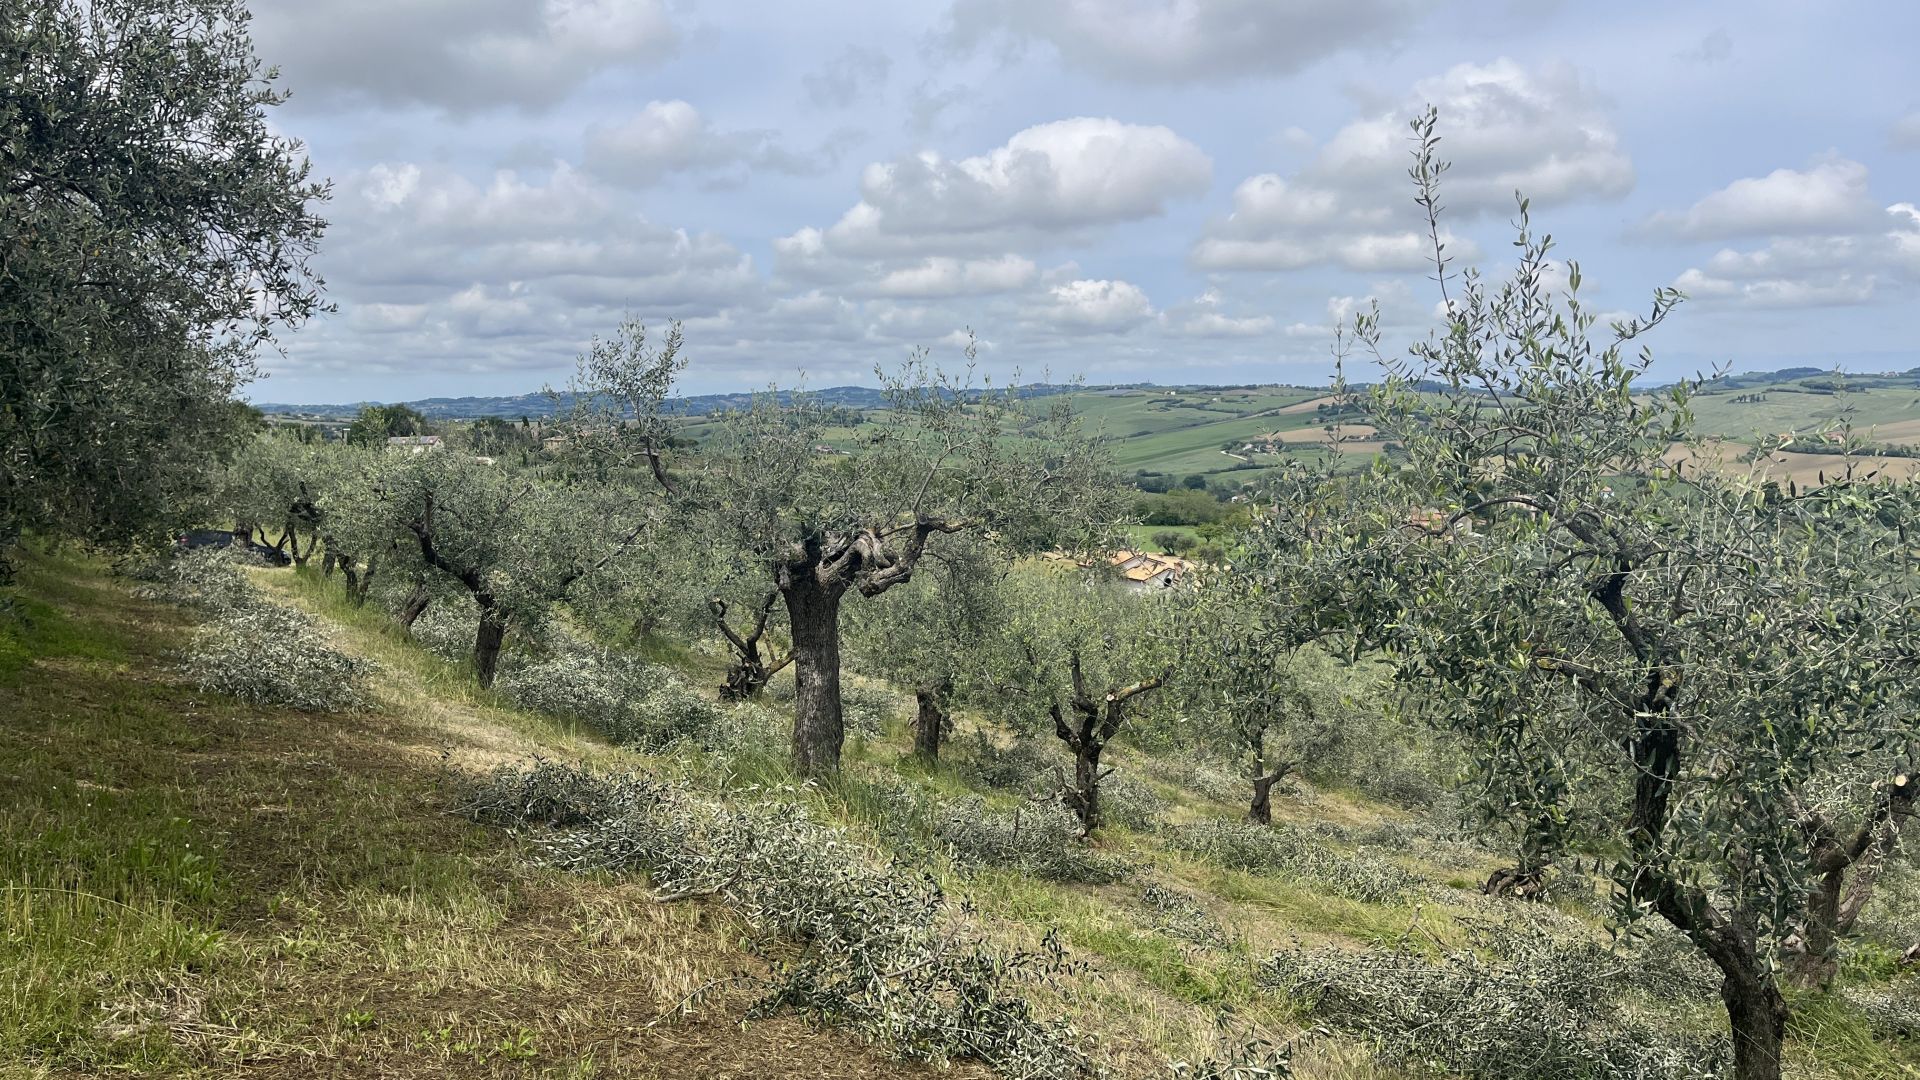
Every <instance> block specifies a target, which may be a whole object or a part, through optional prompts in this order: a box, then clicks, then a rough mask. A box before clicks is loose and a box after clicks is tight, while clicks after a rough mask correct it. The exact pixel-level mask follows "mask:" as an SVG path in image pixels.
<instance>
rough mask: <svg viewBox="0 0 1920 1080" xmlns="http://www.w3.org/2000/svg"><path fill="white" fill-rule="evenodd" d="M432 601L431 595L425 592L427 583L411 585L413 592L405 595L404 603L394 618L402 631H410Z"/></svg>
mask: <svg viewBox="0 0 1920 1080" xmlns="http://www.w3.org/2000/svg"><path fill="white" fill-rule="evenodd" d="M432 599H433V595H432V594H431V593H429V592H427V583H426V582H424V581H416V582H414V583H413V591H412V592H410V593H408V594H407V599H406V601H405V602H404V603H402V604H401V605H400V613H399V614H398V615H396V616H394V618H396V619H398V620H399V622H400V626H401V628H402V629H404V630H408V631H411V630H412V629H413V624H414V623H415V622H417V621H419V619H420V616H421V614H422V613H424V612H425V611H426V610H427V604H428V602H430V601H431V600H432Z"/></svg>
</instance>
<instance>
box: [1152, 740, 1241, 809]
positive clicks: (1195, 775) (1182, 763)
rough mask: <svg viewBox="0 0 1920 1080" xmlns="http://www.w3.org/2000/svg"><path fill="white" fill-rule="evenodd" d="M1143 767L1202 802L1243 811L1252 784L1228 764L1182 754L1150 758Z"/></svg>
mask: <svg viewBox="0 0 1920 1080" xmlns="http://www.w3.org/2000/svg"><path fill="white" fill-rule="evenodd" d="M1146 768H1148V769H1149V770H1150V771H1152V772H1153V773H1154V775H1156V776H1158V777H1159V778H1160V779H1162V780H1165V781H1166V782H1167V783H1169V784H1172V785H1173V786H1175V787H1177V788H1179V789H1181V790H1182V791H1190V792H1192V793H1193V794H1195V795H1198V796H1200V797H1201V798H1203V799H1211V800H1213V801H1214V802H1218V803H1225V804H1226V805H1228V806H1233V807H1238V808H1240V809H1241V810H1245V809H1246V807H1247V804H1248V803H1250V802H1251V801H1252V800H1253V785H1252V783H1251V782H1250V781H1248V780H1247V778H1246V777H1245V776H1242V775H1240V774H1239V773H1238V772H1236V771H1235V770H1234V768H1233V767H1232V766H1231V765H1227V764H1223V763H1221V762H1218V761H1210V760H1207V759H1205V758H1196V757H1193V756H1191V755H1188V754H1185V753H1182V754H1178V755H1168V756H1164V757H1158V758H1154V759H1153V760H1152V761H1150V762H1149V763H1148V764H1147V766H1146Z"/></svg>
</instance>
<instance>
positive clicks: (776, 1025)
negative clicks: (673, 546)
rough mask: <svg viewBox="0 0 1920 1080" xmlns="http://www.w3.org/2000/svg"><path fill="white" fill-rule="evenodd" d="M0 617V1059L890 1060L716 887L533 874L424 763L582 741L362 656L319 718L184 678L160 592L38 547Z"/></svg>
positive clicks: (886, 1064)
mask: <svg viewBox="0 0 1920 1080" xmlns="http://www.w3.org/2000/svg"><path fill="white" fill-rule="evenodd" d="M16 604H17V609H16V611H15V612H14V615H13V617H12V618H8V619H5V621H4V622H0V626H4V631H0V635H3V636H0V716H4V717H5V718H6V720H5V723H4V724H3V725H0V881H4V882H5V883H6V884H5V885H0V905H4V906H0V1075H5V1076H9V1077H14V1076H18V1077H28V1076H95V1075H107V1074H110V1073H111V1074H115V1075H121V1074H126V1073H132V1074H135V1075H150V1076H208V1077H214V1076H219V1077H231V1076H275V1077H281V1076H341V1077H346V1076H352V1077H373V1076H393V1077H418V1076H539V1077H582V1078H584V1077H594V1076H623V1077H624V1076H633V1077H661V1078H667V1077H675V1078H677V1077H686V1076H714V1077H759V1076H769V1075H774V1076H831V1077H892V1076H899V1077H905V1076H911V1075H920V1074H922V1073H924V1072H926V1070H924V1069H922V1068H918V1067H913V1066H909V1065H903V1064H900V1063H897V1062H893V1061H889V1060H887V1059H885V1058H884V1057H883V1056H881V1055H880V1054H878V1053H877V1052H875V1051H873V1050H870V1049H868V1048H866V1047H864V1046H862V1045H860V1044H859V1043H858V1042H857V1041H856V1040H854V1039H852V1038H851V1037H849V1036H847V1035H844V1034H841V1033H837V1032H834V1031H832V1030H822V1029H819V1028H816V1027H812V1026H809V1025H808V1024H806V1023H805V1022H803V1021H801V1020H799V1019H797V1018H794V1017H791V1016H777V1017H772V1018H768V1019H762V1020H756V1021H754V1022H753V1023H751V1024H749V1025H747V1026H746V1027H745V1028H744V1029H743V1028H742V1027H741V1026H740V1025H741V1021H742V1020H743V1019H744V1017H745V1013H746V1010H747V1008H748V1006H749V1005H750V1004H751V1003H752V1001H753V1000H754V997H753V995H752V994H751V993H748V992H745V991H728V990H725V989H722V990H719V991H716V992H713V993H709V994H705V995H702V996H701V997H700V999H699V1002H698V1005H697V1007H696V1008H694V1009H693V1010H692V1012H691V1015H685V1016H683V1015H681V1014H680V1013H679V1012H678V1011H677V1010H676V1005H677V1004H678V1003H679V1002H681V1001H682V1000H683V999H685V998H686V997H687V996H688V995H689V994H691V993H693V992H694V991H695V990H697V989H699V988H700V987H702V986H703V985H706V984H707V983H709V982H711V981H713V980H716V979H725V978H727V977H729V976H732V975H734V974H736V973H738V972H747V973H752V972H755V971H757V970H759V969H760V968H761V966H762V965H760V964H759V962H758V961H756V960H754V959H753V958H752V957H750V956H748V955H747V954H746V953H744V952H742V951H741V950H740V948H739V947H738V944H737V943H738V940H739V936H740V932H741V931H740V926H739V924H738V923H737V921H735V920H734V919H733V918H732V917H731V916H730V915H729V914H728V913H727V912H726V910H725V909H724V908H721V907H718V906H715V905H710V904H659V903H655V902H654V901H653V900H652V899H651V896H650V894H649V893H648V892H647V891H646V890H645V889H644V887H643V886H642V884H641V883H639V882H636V881H633V880H613V879H604V880H601V879H594V878H586V877H581V876H577V875H568V874H562V873H560V872H557V871H552V870H546V869H542V868H541V867H539V866H538V865H536V864H534V863H532V862H530V861H529V860H528V859H527V858H526V857H525V853H524V852H523V851H522V850H520V849H519V847H518V846H517V845H516V843H515V842H514V841H513V839H512V838H511V837H509V836H507V835H505V834H502V833H500V832H497V831H494V830H489V829H484V828H481V827H479V826H476V825H472V824H469V823H467V822H465V821H462V820H461V819H459V818H457V817H455V816H451V815H449V814H448V813H446V809H447V799H446V797H445V791H444V786H443V783H442V776H441V760H442V756H443V755H446V756H447V757H448V759H449V760H450V761H451V762H452V763H453V764H454V765H455V767H461V766H466V767H481V766H486V765H490V764H492V763H495V762H498V761H502V760H508V759H515V760H518V759H522V758H525V757H527V756H529V755H532V754H535V753H541V754H547V755H558V756H563V757H570V758H578V757H583V756H584V757H592V756H593V755H595V754H599V753H604V752H605V751H604V749H603V748H602V747H600V746H599V745H597V742H596V741H595V740H592V739H589V738H585V737H583V736H580V735H578V734H576V733H573V732H570V731H568V730H566V728H565V727H564V726H563V725H559V724H556V723H553V722H549V721H545V720H540V719H538V718H532V717H528V716H526V715H524V714H516V713H511V712H508V711H506V710H501V709H497V708H494V707H492V706H490V705H489V704H487V703H485V702H482V701H478V700H476V699H474V698H473V697H471V696H470V695H467V694H465V693H463V692H462V691H461V690H460V689H459V688H458V687H459V683H458V680H457V679H455V678H451V677H449V676H448V675H447V674H446V673H445V672H444V671H442V670H441V669H442V668H444V667H445V665H443V664H442V663H441V662H440V661H438V660H437V659H434V658H432V657H426V656H423V655H420V654H418V653H417V652H415V651H414V650H412V649H411V647H408V646H403V645H398V644H397V643H394V642H391V641H388V640H383V639H382V638H380V637H379V636H378V635H374V634H368V633H366V632H364V631H361V632H356V631H354V630H353V629H351V628H342V629H341V630H340V634H341V637H342V638H343V639H344V640H345V641H346V643H347V644H348V645H349V646H350V647H353V648H358V649H364V650H365V651H367V652H370V653H373V654H374V655H376V656H377V657H379V658H380V659H381V660H382V661H383V667H382V673H381V675H380V676H379V680H378V684H377V695H378V705H377V707H376V708H374V709H372V710H369V711H367V712H365V713H362V714H359V715H351V716H345V717H326V718H323V719H319V718H315V717H313V716H311V715H307V714H302V713H297V712H292V711H286V710H264V709H260V708H257V707H253V706H247V705H242V704H238V703H235V702H232V701H226V700H221V699H218V698H216V697H209V696H207V695H203V694H200V693H198V692H196V691H194V690H193V689H192V688H191V687H189V686H187V685H185V683H184V682H183V681H182V680H181V679H180V677H179V676H178V675H176V674H175V673H174V672H173V671H172V668H173V666H174V661H173V658H172V656H173V651H174V650H175V649H176V648H177V647H178V646H179V644H180V642H181V640H182V636H183V634H184V632H185V630H186V621H185V619H184V617H183V616H182V614H181V613H180V612H178V611H175V610H171V609H169V608H167V607H165V606H163V605H158V604H153V603H148V602H145V601H142V600H139V599H137V598H136V597H134V596H133V595H131V593H130V591H129V589H128V588H127V586H126V584H125V583H124V582H121V581H117V580H113V579H110V578H109V577H108V576H107V575H106V574H105V573H104V571H103V570H102V568H100V567H98V566H94V565H91V564H87V563H81V562H74V561H68V560H65V559H54V558H45V557H42V558H36V559H34V560H33V561H32V562H30V563H29V565H28V567H27V570H26V574H25V575H24V581H23V590H22V595H21V596H20V597H18V598H17V600H16Z"/></svg>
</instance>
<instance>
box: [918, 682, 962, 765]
mask: <svg viewBox="0 0 1920 1080" xmlns="http://www.w3.org/2000/svg"><path fill="white" fill-rule="evenodd" d="M952 692H953V680H952V679H951V678H947V677H942V678H940V679H939V680H937V681H935V682H931V683H927V684H924V685H922V686H920V687H918V688H916V689H915V690H914V692H913V700H914V704H915V706H916V709H915V710H914V715H913V753H914V756H915V757H918V758H920V759H921V760H923V761H926V762H929V763H931V762H935V761H938V760H940V739H941V737H942V736H943V735H944V734H945V733H946V727H947V695H948V694H951V693H952Z"/></svg>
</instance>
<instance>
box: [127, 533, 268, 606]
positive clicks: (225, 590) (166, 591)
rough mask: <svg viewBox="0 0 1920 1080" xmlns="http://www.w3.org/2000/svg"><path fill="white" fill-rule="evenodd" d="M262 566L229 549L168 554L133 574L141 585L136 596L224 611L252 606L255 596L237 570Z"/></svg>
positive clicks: (250, 557)
mask: <svg viewBox="0 0 1920 1080" xmlns="http://www.w3.org/2000/svg"><path fill="white" fill-rule="evenodd" d="M249 565H264V564H262V563H260V562H259V560H258V559H256V558H254V557H253V556H251V555H248V554H247V553H246V552H244V551H242V550H240V549H238V548H231V547H210V548H195V549H193V550H190V551H182V552H177V553H175V552H169V553H167V554H165V555H162V556H161V557H160V558H158V559H156V560H154V561H153V562H151V563H148V564H147V565H146V566H144V567H142V568H140V569H139V570H137V571H135V572H134V575H133V576H134V577H135V578H137V579H139V580H140V581H142V582H144V583H145V584H143V585H141V586H140V588H139V590H138V592H139V594H140V595H141V596H144V597H146V598H147V599H149V600H162V601H165V602H167V603H170V604H180V605H183V606H186V607H193V608H199V609H201V610H203V611H225V610H229V609H232V608H235V607H238V606H240V605H242V604H246V603H249V602H252V601H253V599H254V598H255V597H257V596H258V595H259V593H258V590H256V589H255V588H254V587H253V585H252V584H251V583H250V582H248V581H247V579H246V578H245V577H244V576H242V575H241V573H240V568H241V567H243V566H249Z"/></svg>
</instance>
